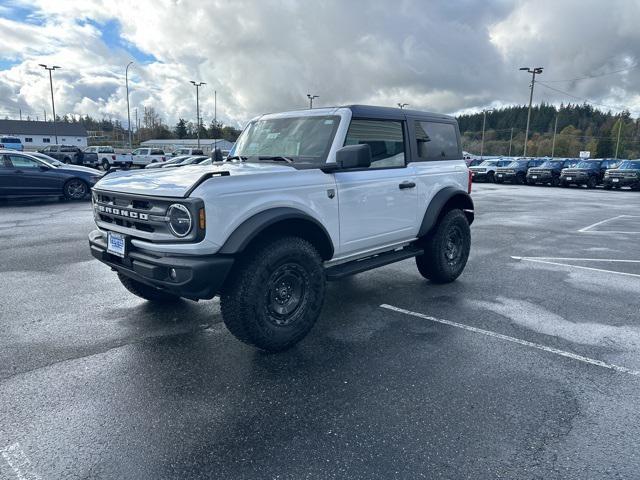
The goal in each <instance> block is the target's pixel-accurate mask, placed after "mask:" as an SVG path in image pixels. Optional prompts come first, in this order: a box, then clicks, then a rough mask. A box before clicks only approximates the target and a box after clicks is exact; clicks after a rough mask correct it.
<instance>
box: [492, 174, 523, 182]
mask: <svg viewBox="0 0 640 480" xmlns="http://www.w3.org/2000/svg"><path fill="white" fill-rule="evenodd" d="M496 179H498V180H502V181H503V182H515V181H516V180H518V174H517V173H511V172H497V173H496Z"/></svg>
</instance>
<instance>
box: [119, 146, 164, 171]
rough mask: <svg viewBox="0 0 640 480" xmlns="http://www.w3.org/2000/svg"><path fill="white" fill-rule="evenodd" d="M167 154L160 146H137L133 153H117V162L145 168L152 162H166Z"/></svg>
mask: <svg viewBox="0 0 640 480" xmlns="http://www.w3.org/2000/svg"><path fill="white" fill-rule="evenodd" d="M167 158H168V157H167V155H166V154H165V153H164V150H160V149H159V148H148V147H143V148H136V149H135V150H134V151H133V152H131V153H123V154H118V155H116V162H119V163H122V164H125V165H130V166H136V167H141V168H144V167H146V166H147V165H149V164H150V163H164V162H166V161H167Z"/></svg>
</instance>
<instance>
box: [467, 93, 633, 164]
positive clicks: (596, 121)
mask: <svg viewBox="0 0 640 480" xmlns="http://www.w3.org/2000/svg"><path fill="white" fill-rule="evenodd" d="M527 111H528V107H527V106H519V105H518V106H511V107H505V108H499V109H495V110H493V111H491V112H487V116H486V125H485V141H484V151H483V154H484V155H513V156H518V155H522V153H523V150H524V137H525V129H526V125H527ZM556 119H557V127H556ZM482 122H483V113H482V112H479V113H474V114H465V115H460V116H459V117H458V124H459V126H460V133H461V135H462V145H463V149H464V150H466V151H469V152H471V153H474V154H480V150H481V143H482ZM554 129H555V131H556V136H555V144H554V139H553V137H554V134H553V132H554ZM618 134H619V137H620V140H619V141H618ZM616 147H617V150H618V152H617V153H618V155H617V156H618V158H638V157H640V120H639V119H633V118H631V114H630V113H629V112H628V111H623V112H621V113H618V114H613V113H612V112H611V111H607V112H603V111H601V110H599V109H597V108H594V107H593V106H591V105H589V104H566V105H565V104H561V105H560V107H559V108H556V107H555V106H554V105H549V104H546V103H541V104H539V105H535V106H534V107H532V109H531V122H530V126H529V141H528V142H527V155H529V156H550V155H551V154H552V152H553V154H554V156H556V157H577V156H578V155H579V152H580V151H583V150H588V151H590V152H591V157H594V158H610V157H614V156H615V154H616Z"/></svg>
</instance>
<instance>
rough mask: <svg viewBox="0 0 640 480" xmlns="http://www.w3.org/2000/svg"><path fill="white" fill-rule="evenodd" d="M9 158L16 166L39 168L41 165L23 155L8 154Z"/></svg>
mask: <svg viewBox="0 0 640 480" xmlns="http://www.w3.org/2000/svg"><path fill="white" fill-rule="evenodd" d="M8 158H9V161H10V162H11V164H12V165H13V166H14V167H15V168H38V167H39V166H40V164H39V163H38V162H36V161H35V160H33V159H31V158H27V157H23V156H21V155H8Z"/></svg>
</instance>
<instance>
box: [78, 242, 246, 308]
mask: <svg viewBox="0 0 640 480" xmlns="http://www.w3.org/2000/svg"><path fill="white" fill-rule="evenodd" d="M89 247H90V249H91V254H92V255H93V256H94V257H95V258H97V259H98V260H100V261H101V262H102V263H104V264H106V265H108V266H110V267H111V268H112V269H113V270H115V271H117V272H118V273H121V274H122V275H126V276H127V277H130V278H132V279H134V280H137V281H139V282H142V283H144V284H147V285H151V286H153V287H156V288H159V289H161V290H165V291H167V293H171V294H173V295H177V296H180V297H185V298H188V299H191V300H200V299H210V298H213V297H214V296H215V295H217V294H218V293H220V289H221V288H222V286H223V284H224V282H225V280H226V278H227V276H228V274H229V272H230V271H231V267H232V266H233V262H234V258H233V257H231V256H228V255H192V256H191V255H159V254H158V253H157V252H153V253H152V252H146V251H144V250H141V249H137V248H135V247H133V246H131V245H129V248H128V252H127V255H126V257H125V258H120V257H118V256H116V255H112V254H110V253H108V252H107V241H106V238H105V236H104V235H103V233H102V232H101V231H100V230H94V231H92V232H91V233H90V234H89ZM172 268H173V269H175V271H176V274H177V275H176V278H175V280H173V279H171V278H170V277H169V270H170V269H172Z"/></svg>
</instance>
